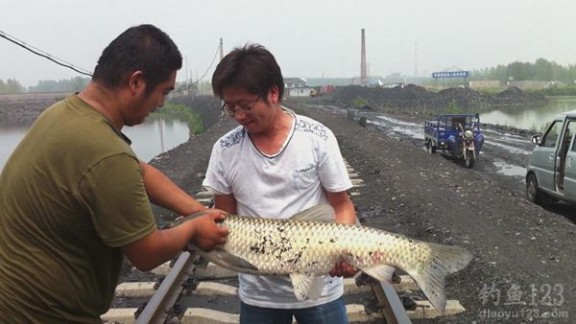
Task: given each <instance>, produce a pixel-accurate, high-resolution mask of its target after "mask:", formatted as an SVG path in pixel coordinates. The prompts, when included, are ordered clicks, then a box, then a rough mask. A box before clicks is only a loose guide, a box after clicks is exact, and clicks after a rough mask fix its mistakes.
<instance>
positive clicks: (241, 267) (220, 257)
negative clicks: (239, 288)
mask: <svg viewBox="0 0 576 324" xmlns="http://www.w3.org/2000/svg"><path fill="white" fill-rule="evenodd" d="M187 248H188V250H193V251H194V252H196V253H197V254H198V255H200V256H201V257H203V258H205V259H206V260H208V261H210V262H213V263H215V264H217V265H219V266H222V267H225V268H228V269H231V270H234V271H238V272H247V273H254V272H258V268H257V267H256V266H255V265H253V264H252V263H250V262H248V261H246V260H244V259H243V258H241V257H239V256H237V255H234V254H232V253H229V252H228V251H226V250H224V249H214V250H212V251H210V252H206V251H203V250H202V249H200V248H198V247H196V246H195V245H193V244H192V243H189V244H188V246H187Z"/></svg>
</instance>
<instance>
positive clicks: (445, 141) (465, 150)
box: [424, 114, 484, 168]
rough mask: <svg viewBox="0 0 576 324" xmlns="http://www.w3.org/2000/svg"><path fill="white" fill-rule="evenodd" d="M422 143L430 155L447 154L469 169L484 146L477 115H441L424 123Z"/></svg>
mask: <svg viewBox="0 0 576 324" xmlns="http://www.w3.org/2000/svg"><path fill="white" fill-rule="evenodd" d="M424 143H425V145H426V149H427V150H428V152H430V153H431V154H434V153H436V151H438V150H440V151H441V152H442V153H446V152H448V154H449V155H451V156H452V157H454V158H456V159H460V160H462V161H463V162H464V165H465V166H466V167H467V168H471V167H472V166H473V165H474V161H476V160H477V159H478V157H479V154H480V149H481V148H482V145H483V144H484V135H482V132H481V131H480V116H479V114H442V115H438V116H437V117H436V120H432V121H426V122H424Z"/></svg>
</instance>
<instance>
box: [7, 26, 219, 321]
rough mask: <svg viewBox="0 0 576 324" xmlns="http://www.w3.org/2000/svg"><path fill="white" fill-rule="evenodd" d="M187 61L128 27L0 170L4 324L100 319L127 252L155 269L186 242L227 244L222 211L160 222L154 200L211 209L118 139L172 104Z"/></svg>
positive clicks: (148, 29) (148, 31)
mask: <svg viewBox="0 0 576 324" xmlns="http://www.w3.org/2000/svg"><path fill="white" fill-rule="evenodd" d="M159 62H161V63H159ZM181 66H182V56H181V54H180V52H179V50H178V48H177V47H176V45H175V44H174V43H173V42H172V40H171V39H170V38H169V36H168V35H166V34H165V33H164V32H162V31H161V30H159V29H157V28H156V27H154V26H151V25H141V26H136V27H132V28H129V29H128V30H126V31H125V32H123V33H122V34H121V35H119V36H118V37H117V38H116V39H115V40H114V41H112V42H111V43H110V45H108V47H107V48H106V49H104V51H103V53H102V55H101V57H100V59H99V61H98V65H97V66H96V69H95V71H94V75H93V77H92V81H91V82H90V83H89V85H88V86H87V87H86V89H84V90H83V91H82V92H80V93H79V94H77V95H72V96H70V97H68V98H66V99H64V100H63V101H61V102H58V103H56V104H55V105H53V106H51V107H49V108H48V109H47V110H46V111H45V112H44V113H43V114H42V115H41V116H40V117H39V118H38V120H37V121H36V122H35V123H34V125H33V126H32V128H31V129H30V130H29V132H28V133H27V134H26V136H25V137H24V138H23V139H22V141H21V143H20V144H19V145H18V147H17V148H16V149H15V151H14V152H13V154H12V155H11V157H10V158H9V160H8V161H7V163H6V165H5V167H4V169H3V171H2V174H1V175H0V322H1V323H4V322H8V323H21V322H38V323H53V322H57V323H61V322H82V323H99V322H100V315H101V314H103V313H105V312H106V311H107V310H108V308H109V307H110V303H111V301H112V298H113V294H114V289H115V287H116V284H117V282H118V276H119V273H120V267H121V264H122V259H123V255H126V257H127V258H128V260H129V261H130V262H131V263H132V264H133V265H134V266H135V267H137V268H138V269H140V270H144V271H146V270H149V269H152V268H154V267H156V266H158V265H159V264H161V263H162V262H165V261H167V260H169V259H171V258H173V257H174V256H176V255H177V253H178V252H179V251H181V250H182V249H183V248H184V247H185V245H186V244H187V243H188V242H189V241H193V242H194V243H195V244H196V245H199V246H200V247H201V248H203V249H206V250H210V249H213V248H215V247H217V246H219V245H221V244H223V243H225V239H226V235H227V233H228V232H227V230H226V229H224V228H221V227H219V226H218V224H217V223H218V222H219V221H221V220H222V218H223V217H224V216H223V214H222V212H221V211H217V210H215V211H214V212H213V213H210V214H208V215H206V216H203V217H200V218H196V219H194V220H191V221H189V222H185V223H183V224H182V225H180V226H177V227H174V228H170V229H166V230H159V229H158V228H157V227H156V223H155V219H154V215H153V214H152V210H151V206H150V203H151V202H152V203H155V204H158V205H160V206H163V207H166V208H168V209H171V210H173V211H174V212H176V213H179V214H180V215H187V214H190V213H193V212H197V211H200V210H202V209H204V208H205V207H204V206H203V205H202V204H200V203H199V202H198V201H196V200H194V199H193V198H192V197H191V196H190V195H188V194H187V193H186V192H184V191H183V190H181V189H180V188H178V187H177V186H176V185H175V184H174V183H173V182H172V181H171V180H169V179H168V178H167V177H166V176H165V175H163V174H162V173H160V171H158V170H157V169H155V168H154V167H152V166H150V165H149V164H147V163H144V162H142V161H139V160H138V158H137V157H136V155H135V154H134V152H133V151H132V149H131V148H130V140H129V139H128V138H127V137H125V136H124V135H123V134H122V133H121V130H122V127H123V126H133V125H137V124H140V123H142V122H143V121H144V119H145V118H146V116H147V115H148V114H149V113H150V112H152V111H154V109H156V108H157V107H160V106H162V105H163V104H164V100H165V96H166V95H167V94H168V93H169V92H170V91H171V90H172V89H173V88H174V84H175V79H176V71H177V70H178V69H180V68H181Z"/></svg>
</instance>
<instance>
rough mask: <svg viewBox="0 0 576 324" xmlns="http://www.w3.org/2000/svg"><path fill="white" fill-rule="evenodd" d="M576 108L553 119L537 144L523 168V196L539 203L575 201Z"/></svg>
mask: <svg viewBox="0 0 576 324" xmlns="http://www.w3.org/2000/svg"><path fill="white" fill-rule="evenodd" d="M575 135H576V110H574V111H569V112H566V113H562V114H560V115H558V116H556V117H555V118H554V120H552V122H551V124H550V126H548V128H547V129H546V132H544V134H536V135H533V136H532V143H534V144H536V146H535V147H534V150H533V151H532V154H531V155H530V160H529V162H528V166H527V168H526V198H527V199H528V200H529V201H531V202H534V203H536V204H539V205H545V204H548V203H551V202H554V201H557V200H563V201H566V202H569V203H572V204H576V143H575Z"/></svg>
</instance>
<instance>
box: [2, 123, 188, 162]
mask: <svg viewBox="0 0 576 324" xmlns="http://www.w3.org/2000/svg"><path fill="white" fill-rule="evenodd" d="M29 128H30V125H20V126H14V125H11V126H7V125H1V124H0V170H2V167H3V166H4V164H5V163H6V160H7V159H8V157H9V156H10V154H12V151H13V150H14V149H15V148H16V146H17V145H18V143H19V142H20V140H21V139H22V138H23V137H24V135H25V134H26V132H27V131H28V129H29ZM123 132H124V134H126V136H128V137H129V138H130V139H131V140H132V149H133V150H134V152H136V154H137V155H138V157H139V158H140V159H141V160H143V161H150V160H151V159H152V158H154V157H155V156H157V155H158V154H161V153H163V152H166V151H168V150H170V149H172V148H174V147H176V146H178V145H180V144H182V143H184V142H186V141H187V140H188V139H189V138H190V134H189V131H188V125H187V124H186V123H184V122H182V121H179V120H167V119H157V120H146V121H145V122H144V123H143V124H141V125H138V126H134V127H125V128H124V129H123Z"/></svg>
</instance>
